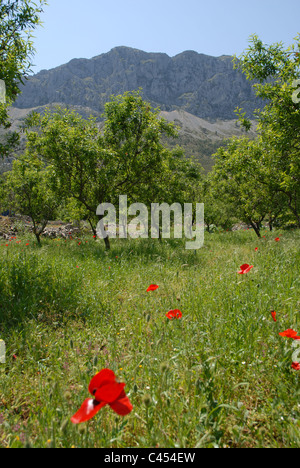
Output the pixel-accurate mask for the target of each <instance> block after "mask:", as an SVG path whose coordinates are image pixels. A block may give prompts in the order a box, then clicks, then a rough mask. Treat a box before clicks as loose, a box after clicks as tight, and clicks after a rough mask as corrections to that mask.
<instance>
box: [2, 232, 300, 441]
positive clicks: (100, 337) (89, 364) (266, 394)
mask: <svg viewBox="0 0 300 468" xmlns="http://www.w3.org/2000/svg"><path fill="white" fill-rule="evenodd" d="M263 235H265V236H266V237H263V238H262V239H261V240H258V239H257V238H256V236H255V234H254V233H253V232H252V231H239V232H235V233H229V232H228V233H226V232H225V233H219V234H217V233H216V234H211V235H208V234H207V235H206V237H205V245H204V247H203V248H202V249H200V250H199V251H197V252H194V251H186V250H185V249H184V241H181V240H178V241H177V240H176V241H168V242H167V241H163V242H162V243H160V242H159V241H148V240H128V241H126V240H124V241H123V240H114V241H112V250H111V251H110V252H108V253H107V252H105V251H104V249H103V245H102V244H103V242H102V241H94V240H93V239H90V238H85V239H81V240H80V241H81V243H80V241H78V240H72V241H71V240H68V241H63V240H53V241H50V240H47V241H44V243H43V246H42V248H38V247H37V245H36V243H35V242H34V239H33V238H30V237H26V238H24V237H23V238H18V239H13V240H11V241H10V242H5V241H4V242H1V243H0V244H2V245H1V246H0V314H1V315H0V316H1V323H0V338H2V339H3V340H4V341H5V343H6V348H7V350H6V363H5V364H0V447H11V448H13V447H24V446H25V447H30V446H31V447H35V448H44V447H64V448H69V447H113V448H114V447H162V448H172V447H184V448H190V447H193V448H194V447H229V448H240V447H241V448H250V447H274V448H276V447H294V448H295V447H300V387H299V375H300V371H296V370H293V369H292V368H291V364H292V353H293V352H294V351H295V348H293V346H292V345H293V343H295V341H294V340H292V339H291V338H283V337H281V336H279V332H282V331H284V330H286V329H289V328H292V329H294V330H296V331H297V332H298V334H300V320H299V319H300V317H299V310H300V302H299V289H300V288H299V286H300V277H299V260H300V249H299V246H300V242H299V241H300V233H299V231H293V232H284V231H277V232H276V233H270V232H263ZM278 235H279V236H280V241H279V242H275V237H277V236H278ZM256 247H257V248H258V250H257V251H255V248H256ZM244 263H248V264H250V265H253V266H254V268H253V269H252V270H251V271H250V272H249V273H248V274H246V275H239V274H238V273H237V272H238V271H239V268H240V266H241V265H242V264H244ZM153 283H154V284H157V285H159V288H158V289H157V290H156V291H152V292H146V290H147V288H148V286H149V285H150V284H153ZM172 309H180V310H181V312H182V319H177V320H169V319H168V318H167V317H166V313H167V312H168V311H169V310H172ZM272 310H275V311H276V312H277V322H274V320H273V318H272V316H271V311H272ZM299 348H300V345H299ZM104 368H109V369H112V370H113V371H114V372H115V373H116V375H117V376H118V378H119V379H120V381H121V382H124V383H126V387H125V391H126V394H127V395H128V397H129V399H130V401H131V403H132V405H133V410H132V412H131V413H130V414H129V415H128V416H125V417H121V416H118V415H117V414H116V413H114V411H113V410H112V409H111V408H110V407H109V406H106V407H104V408H102V409H101V411H100V412H99V413H98V414H97V415H96V416H95V417H94V418H93V419H92V420H91V421H89V422H87V423H84V424H82V425H74V424H72V423H71V421H70V418H71V416H72V415H73V414H74V413H75V412H76V411H77V410H78V409H79V408H80V406H81V404H82V402H83V401H84V400H85V399H86V398H88V397H89V393H88V384H89V382H90V380H91V378H92V377H93V376H94V375H95V374H96V373H97V372H99V371H100V370H101V369H104Z"/></svg>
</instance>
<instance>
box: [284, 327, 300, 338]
mask: <svg viewBox="0 0 300 468" xmlns="http://www.w3.org/2000/svg"><path fill="white" fill-rule="evenodd" d="M279 335H280V336H284V337H286V338H292V339H293V340H300V336H297V332H296V331H295V330H292V329H291V328H289V329H288V330H285V331H284V332H281V333H279Z"/></svg>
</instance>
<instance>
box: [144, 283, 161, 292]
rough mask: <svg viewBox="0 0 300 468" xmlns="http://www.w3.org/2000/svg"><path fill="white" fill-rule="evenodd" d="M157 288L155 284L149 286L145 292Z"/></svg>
mask: <svg viewBox="0 0 300 468" xmlns="http://www.w3.org/2000/svg"><path fill="white" fill-rule="evenodd" d="M158 288H159V286H157V284H150V286H149V288H148V289H147V292H149V291H156V289H158Z"/></svg>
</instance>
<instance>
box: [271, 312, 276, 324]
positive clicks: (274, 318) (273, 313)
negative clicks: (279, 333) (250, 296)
mask: <svg viewBox="0 0 300 468" xmlns="http://www.w3.org/2000/svg"><path fill="white" fill-rule="evenodd" d="M271 315H272V317H273V320H274V322H277V319H276V312H275V310H271Z"/></svg>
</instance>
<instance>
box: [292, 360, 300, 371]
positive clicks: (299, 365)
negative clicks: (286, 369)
mask: <svg viewBox="0 0 300 468" xmlns="http://www.w3.org/2000/svg"><path fill="white" fill-rule="evenodd" d="M292 369H294V370H300V363H299V362H293V364H292Z"/></svg>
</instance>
